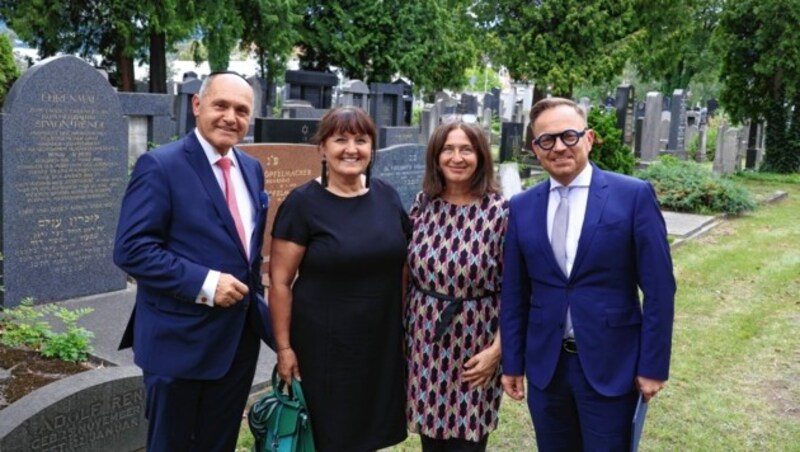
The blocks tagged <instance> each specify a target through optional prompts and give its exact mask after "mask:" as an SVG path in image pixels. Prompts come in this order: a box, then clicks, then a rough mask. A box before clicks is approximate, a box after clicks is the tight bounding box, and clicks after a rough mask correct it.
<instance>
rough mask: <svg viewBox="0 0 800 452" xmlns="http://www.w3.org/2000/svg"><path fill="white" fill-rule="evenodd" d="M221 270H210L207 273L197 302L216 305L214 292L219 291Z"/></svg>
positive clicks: (196, 299) (195, 300)
mask: <svg viewBox="0 0 800 452" xmlns="http://www.w3.org/2000/svg"><path fill="white" fill-rule="evenodd" d="M219 275H220V272H218V271H216V270H209V271H208V274H207V275H206V280H205V281H204V282H203V287H202V288H201V289H200V293H199V294H198V295H197V298H195V299H194V302H195V303H197V304H204V305H206V306H211V307H212V308H213V307H214V293H216V291H217V283H219Z"/></svg>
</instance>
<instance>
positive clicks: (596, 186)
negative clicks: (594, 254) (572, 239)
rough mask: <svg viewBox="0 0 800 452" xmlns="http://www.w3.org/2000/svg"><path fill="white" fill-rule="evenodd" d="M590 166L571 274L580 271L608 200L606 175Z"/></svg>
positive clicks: (595, 167)
mask: <svg viewBox="0 0 800 452" xmlns="http://www.w3.org/2000/svg"><path fill="white" fill-rule="evenodd" d="M592 166H593V167H594V168H593V170H592V182H591V184H590V185H589V197H588V199H587V200H586V214H585V215H584V218H583V228H582V229H581V238H580V240H578V250H577V251H576V252H575V262H573V264H572V272H571V276H574V275H576V274H577V273H578V272H579V271H580V267H581V263H583V260H584V258H585V257H586V254H587V253H588V250H589V247H590V246H591V244H592V240H593V239H594V235H595V233H596V232H597V225H598V223H599V222H600V218H602V214H603V208H605V205H606V201H607V200H608V183H607V182H606V176H605V174H604V173H603V171H602V170H601V169H600V168H598V167H597V166H596V165H594V164H592Z"/></svg>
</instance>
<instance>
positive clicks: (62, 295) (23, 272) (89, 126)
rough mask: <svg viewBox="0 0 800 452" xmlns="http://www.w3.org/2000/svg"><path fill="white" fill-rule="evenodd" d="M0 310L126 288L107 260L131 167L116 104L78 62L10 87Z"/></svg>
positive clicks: (40, 70)
mask: <svg viewBox="0 0 800 452" xmlns="http://www.w3.org/2000/svg"><path fill="white" fill-rule="evenodd" d="M1 136H2V142H1V143H0V150H1V152H2V192H1V193H2V224H3V226H2V227H3V233H2V243H1V245H2V253H3V257H4V260H3V262H2V275H3V279H4V285H5V291H4V292H0V296H3V302H2V304H3V305H5V306H6V307H12V306H16V305H17V304H19V303H20V301H21V300H22V299H23V298H25V297H33V298H34V300H35V301H36V303H44V302H48V301H57V300H66V299H69V298H74V297H78V296H85V295H91V294H97V293H103V292H110V291H115V290H121V289H124V288H125V286H126V277H125V274H124V273H123V272H122V271H120V270H119V269H118V268H117V267H116V266H115V265H113V263H112V260H111V254H112V249H113V245H114V234H115V231H116V225H117V221H118V219H119V203H120V200H121V199H122V195H123V192H124V191H125V184H126V182H127V169H128V124H127V121H126V119H125V117H124V116H123V114H122V109H121V106H120V101H119V97H118V96H117V93H116V92H115V91H114V89H113V88H112V87H111V85H109V83H108V81H106V80H105V79H104V78H103V77H102V76H101V75H100V74H99V73H98V72H97V71H96V70H95V69H94V68H93V67H91V66H90V65H88V64H87V63H85V62H84V61H83V60H80V59H79V58H76V57H74V56H61V57H54V58H49V59H46V60H44V61H42V62H40V63H38V64H37V65H35V66H33V67H32V68H30V69H29V70H28V71H27V72H25V73H24V74H23V75H22V77H20V79H19V80H17V82H16V83H15V84H14V85H13V87H12V88H11V91H10V92H9V94H8V97H7V98H6V101H5V104H4V105H3V115H2V135H1Z"/></svg>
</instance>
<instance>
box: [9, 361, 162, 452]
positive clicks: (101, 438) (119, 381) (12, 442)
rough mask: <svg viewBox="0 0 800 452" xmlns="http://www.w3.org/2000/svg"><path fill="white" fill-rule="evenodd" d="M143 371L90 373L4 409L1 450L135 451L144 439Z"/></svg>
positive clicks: (118, 369)
mask: <svg viewBox="0 0 800 452" xmlns="http://www.w3.org/2000/svg"><path fill="white" fill-rule="evenodd" d="M144 407H145V402H144V386H143V385H142V372H141V370H140V369H139V368H137V367H133V366H125V367H108V368H102V369H96V370H91V371H88V372H84V373H82V374H78V375H74V376H72V377H68V378H65V379H63V380H59V381H57V382H54V383H51V384H49V385H47V386H45V387H43V388H41V389H39V390H36V391H34V392H32V393H31V394H28V395H27V396H25V397H23V398H22V399H20V400H18V401H16V402H15V403H13V404H11V405H10V406H9V407H8V408H6V409H4V410H3V411H2V416H0V450H2V451H4V452H17V451H19V452H22V451H30V450H59V451H78V450H80V451H109V450H113V451H121V452H124V451H138V450H142V449H143V448H144V447H145V445H146V441H147V421H146V420H145V418H144V411H145V410H144Z"/></svg>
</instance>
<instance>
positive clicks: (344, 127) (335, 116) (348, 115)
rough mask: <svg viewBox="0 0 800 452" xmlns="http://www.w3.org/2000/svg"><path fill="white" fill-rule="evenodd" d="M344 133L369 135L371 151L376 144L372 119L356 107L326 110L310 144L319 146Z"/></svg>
mask: <svg viewBox="0 0 800 452" xmlns="http://www.w3.org/2000/svg"><path fill="white" fill-rule="evenodd" d="M345 132H348V133H352V134H354V135H361V134H364V135H369V137H370V139H372V149H373V151H374V150H375V146H377V144H378V143H377V138H376V135H375V123H373V122H372V118H370V117H369V115H368V114H367V113H366V112H365V111H364V110H362V109H360V108H358V107H341V108H334V109H331V110H328V112H327V113H325V115H323V116H322V119H321V120H320V121H319V126H317V133H315V134H314V137H313V138H312V139H311V142H312V143H314V144H317V145H321V144H322V143H323V142H325V140H327V139H328V138H330V137H331V136H332V135H335V134H337V133H345Z"/></svg>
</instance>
